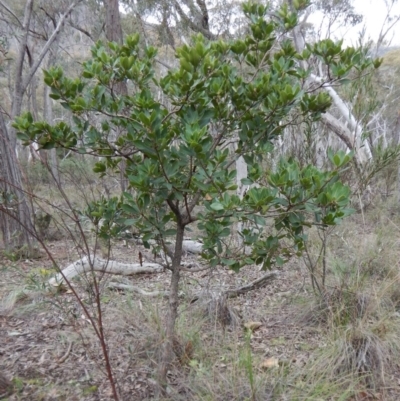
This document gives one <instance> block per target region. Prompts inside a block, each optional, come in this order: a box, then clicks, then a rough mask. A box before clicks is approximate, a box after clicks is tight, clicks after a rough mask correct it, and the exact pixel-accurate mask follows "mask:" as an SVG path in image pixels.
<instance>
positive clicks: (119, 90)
mask: <svg viewBox="0 0 400 401" xmlns="http://www.w3.org/2000/svg"><path fill="white" fill-rule="evenodd" d="M104 6H105V9H106V24H105V31H106V38H107V40H108V41H109V42H116V43H118V44H122V42H123V36H122V26H121V16H120V13H119V2H118V0H107V1H105V2H104ZM112 90H113V92H114V94H115V95H117V96H119V95H123V96H126V95H128V86H127V84H126V81H121V82H115V83H114V85H113V88H112ZM115 134H116V137H118V136H119V132H116V133H115ZM125 170H126V165H125V161H124V160H122V161H121V164H120V185H121V191H122V192H124V191H125V190H126V187H127V184H128V182H127V179H126V177H125Z"/></svg>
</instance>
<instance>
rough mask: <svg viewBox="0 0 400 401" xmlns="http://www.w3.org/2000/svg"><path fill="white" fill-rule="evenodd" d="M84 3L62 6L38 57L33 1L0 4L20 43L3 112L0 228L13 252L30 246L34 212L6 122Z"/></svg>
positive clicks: (0, 126)
mask: <svg viewBox="0 0 400 401" xmlns="http://www.w3.org/2000/svg"><path fill="white" fill-rule="evenodd" d="M81 1H82V0H75V1H71V2H69V3H68V4H66V5H65V4H64V5H62V4H61V5H60V6H61V9H62V12H61V13H60V14H59V15H58V18H57V22H56V24H55V26H54V27H53V28H52V29H50V30H49V31H48V32H47V36H44V37H41V39H42V43H43V45H42V46H41V48H40V50H39V51H38V53H37V54H33V52H32V51H31V50H32V46H31V45H32V41H36V40H37V36H36V34H37V33H36V32H35V31H34V30H32V23H33V14H34V5H35V4H34V3H35V2H34V0H27V1H26V3H25V7H22V9H21V8H19V6H20V3H16V4H14V6H15V10H14V9H13V7H12V6H11V5H8V4H6V3H4V2H2V1H1V2H0V11H1V12H2V13H3V15H4V17H5V18H6V21H9V24H10V25H13V27H14V28H13V29H14V30H15V32H16V41H17V45H16V47H17V50H16V57H15V65H14V66H13V68H14V71H13V74H12V75H13V80H12V82H13V85H12V89H11V96H10V97H11V104H10V105H9V108H8V110H7V106H6V105H3V109H2V111H1V113H0V156H1V157H0V174H1V176H0V193H1V195H0V227H1V232H2V236H3V241H4V243H5V246H6V247H7V248H10V249H12V248H17V247H22V246H23V245H29V246H30V235H31V234H32V231H33V230H34V229H33V224H32V211H31V209H30V206H29V203H28V201H27V197H26V194H25V192H24V189H23V188H24V185H23V180H22V175H21V170H20V166H19V162H18V160H17V156H16V146H17V139H16V136H15V131H14V129H13V128H12V127H9V126H8V125H7V120H8V119H10V120H13V119H14V118H15V117H16V116H18V115H19V114H20V113H21V111H22V108H23V100H24V96H25V95H26V93H27V90H28V87H29V86H30V85H31V84H32V81H33V80H34V78H35V74H36V73H37V71H38V69H39V67H40V66H41V64H42V62H43V59H44V58H45V56H46V54H47V53H48V51H49V50H50V48H51V46H52V45H53V43H54V41H55V40H56V38H57V36H58V35H59V33H60V31H61V30H62V28H63V25H64V22H65V20H66V19H67V18H68V17H69V15H70V13H71V12H72V10H73V9H74V8H75V7H76V6H77V4H78V3H80V2H81Z"/></svg>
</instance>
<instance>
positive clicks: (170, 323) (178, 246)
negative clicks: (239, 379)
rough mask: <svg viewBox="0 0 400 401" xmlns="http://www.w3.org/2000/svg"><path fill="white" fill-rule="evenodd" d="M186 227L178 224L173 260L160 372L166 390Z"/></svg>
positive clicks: (171, 355) (159, 378) (161, 383)
mask: <svg viewBox="0 0 400 401" xmlns="http://www.w3.org/2000/svg"><path fill="white" fill-rule="evenodd" d="M184 233H185V227H184V225H182V224H180V223H179V222H178V227H177V233H176V242H175V252H174V257H173V259H172V276H171V284H170V295H169V311H168V318H167V322H166V330H165V340H164V344H163V347H162V348H163V350H162V360H161V363H160V366H159V371H158V380H159V385H160V386H161V387H162V388H165V386H166V384H167V372H168V366H169V364H170V362H171V360H172V357H173V341H174V337H175V323H176V319H177V317H178V305H179V297H178V293H179V280H180V273H181V272H180V266H181V260H182V251H183V247H182V244H183V239H184Z"/></svg>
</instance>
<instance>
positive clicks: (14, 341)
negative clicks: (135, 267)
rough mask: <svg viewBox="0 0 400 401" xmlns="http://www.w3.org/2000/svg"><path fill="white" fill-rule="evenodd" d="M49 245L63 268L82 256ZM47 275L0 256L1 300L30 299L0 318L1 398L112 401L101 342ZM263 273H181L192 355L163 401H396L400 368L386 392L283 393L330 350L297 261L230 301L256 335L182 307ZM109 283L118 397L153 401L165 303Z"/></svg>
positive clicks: (176, 370)
mask: <svg viewBox="0 0 400 401" xmlns="http://www.w3.org/2000/svg"><path fill="white" fill-rule="evenodd" d="M49 246H50V249H51V250H52V252H53V254H54V256H55V258H56V260H57V262H58V263H59V264H60V266H66V265H67V264H69V263H71V262H72V261H74V260H75V259H76V258H77V255H76V254H74V251H72V249H73V244H71V243H69V242H67V241H57V242H52V243H50V244H49ZM137 255H138V248H137V247H136V246H133V245H132V247H125V246H123V245H122V243H116V244H115V246H114V247H113V255H112V258H114V259H116V260H119V261H131V262H133V261H137V260H136V259H137ZM187 258H189V259H190V258H193V256H188V257H187ZM49 269H52V263H51V262H50V261H49V260H48V259H47V257H45V256H43V258H41V259H38V260H21V261H16V262H12V261H10V260H9V259H8V258H5V257H3V258H2V259H0V297H1V299H2V302H3V305H4V304H7V300H8V299H10V296H11V297H12V296H14V297H17V295H18V294H21V292H18V291H21V290H22V289H24V290H25V291H26V292H28V293H29V295H28V296H24V297H22V298H21V299H19V301H18V302H17V303H16V305H15V306H14V308H13V309H12V310H8V311H5V310H4V309H3V313H1V314H0V372H3V374H4V375H5V376H6V377H7V378H8V379H10V380H11V379H12V381H13V385H14V392H13V394H12V395H10V396H9V397H8V400H10V401H17V400H18V401H22V400H29V401H32V400H42V401H50V400H67V401H74V400H82V401H83V400H85V401H92V400H93V401H94V400H111V399H112V397H111V392H110V389H109V384H108V382H107V379H106V375H105V371H104V363H103V358H102V354H101V351H100V346H99V343H98V340H97V338H96V336H95V334H94V332H93V329H92V327H91V326H90V324H89V322H88V319H87V318H86V317H85V316H84V315H82V311H81V308H80V307H79V305H78V303H77V301H76V299H75V298H74V296H73V294H70V293H68V292H62V293H59V294H52V295H51V294H48V293H46V291H44V290H43V287H42V286H43V283H44V282H45V281H46V280H47V278H48V276H47V273H46V272H47V270H49ZM261 274H263V272H260V271H259V270H258V269H256V268H250V267H249V268H245V269H243V270H241V271H240V272H239V273H234V272H232V271H229V270H218V271H215V272H214V273H212V274H209V273H207V274H206V273H204V272H198V273H187V272H185V273H184V278H183V280H182V285H181V290H182V304H181V307H180V317H179V319H178V323H177V334H178V339H179V340H178V341H180V342H181V344H188V343H189V342H190V344H191V345H192V346H193V354H191V355H190V360H189V361H186V363H184V364H181V363H180V362H179V361H178V360H176V361H175V363H174V364H173V366H171V369H170V371H169V374H168V380H169V385H168V397H167V398H163V400H167V399H168V400H221V401H225V400H226V401H227V400H265V401H267V400H291V399H293V400H295V399H296V400H297V399H298V400H306V399H315V400H317V399H319V400H339V399H342V400H354V401H356V400H361V399H363V400H365V401H366V400H373V399H375V400H390V401H391V400H393V401H395V400H399V399H400V380H399V379H398V378H399V377H400V367H399V365H397V369H395V370H394V371H393V372H392V374H390V375H389V376H386V379H387V378H389V382H387V383H386V384H385V386H386V387H385V390H384V391H382V390H379V391H375V390H374V389H373V388H371V389H370V390H369V389H365V388H364V387H363V388H361V387H360V391H358V390H357V391H354V392H353V393H352V394H350V395H349V396H347V397H346V396H343V397H342V395H341V394H337V397H335V396H334V395H333V396H329V397H328V396H324V395H323V394H325V393H324V392H323V391H322V392H321V398H318V397H313V398H312V397H311V396H307V394H309V393H308V392H307V391H306V390H304V393H303V395H302V393H301V391H300V390H299V392H298V393H297V394H299V395H298V396H296V397H295V396H289V398H287V397H288V396H285V391H284V390H282V389H280V387H284V386H286V385H287V383H284V380H283V377H287V376H288V374H289V373H288V372H289V371H290V372H293V371H296V372H297V373H296V374H298V373H299V372H300V373H301V372H302V371H303V370H304V369H308V366H309V363H310V358H314V356H315V355H316V353H318V352H319V351H320V350H323V349H324V347H327V342H328V340H327V336H326V332H325V330H324V328H323V327H321V325H320V324H318V323H316V322H313V319H312V312H311V310H312V309H311V307H310V302H311V301H310V300H311V299H312V294H311V293H310V288H309V279H308V275H307V271H306V270H305V269H304V267H303V266H302V264H301V262H300V261H293V262H291V263H290V264H289V265H288V266H285V268H284V269H283V270H282V272H281V274H280V276H279V277H278V278H277V279H276V280H274V281H273V282H272V283H271V284H269V285H267V286H266V287H265V288H263V289H260V290H257V291H253V292H249V293H247V294H245V295H243V296H240V297H238V298H236V299H232V300H230V301H229V303H230V306H231V307H233V308H236V310H237V312H238V313H239V314H240V315H241V317H242V322H243V323H246V322H260V323H261V326H260V327H259V328H258V329H257V330H254V332H253V333H252V334H251V335H250V334H246V331H245V330H244V328H243V326H240V327H236V328H227V329H226V330H225V329H224V328H223V327H222V326H221V325H220V324H219V323H218V322H216V321H213V320H212V319H209V318H206V317H205V316H204V305H202V303H201V302H200V301H199V302H196V303H193V304H191V303H190V302H189V301H187V300H189V299H190V297H188V295H190V294H191V293H195V292H198V291H199V290H201V289H203V290H204V289H218V288H224V289H228V288H236V287H239V286H242V285H244V284H246V283H249V282H251V281H253V280H254V279H256V278H258V277H260V275H261ZM169 279H170V273H169V272H165V273H160V274H152V275H140V276H135V277H132V278H130V279H129V280H130V282H131V283H132V284H134V285H136V286H139V287H141V288H143V289H146V290H168V285H169ZM107 280H108V278H107V277H104V280H103V281H102V282H103V285H104V288H103V290H102V304H103V314H104V322H105V324H104V325H105V327H106V333H107V341H108V347H109V352H110V357H111V361H112V365H113V367H114V373H115V376H116V379H117V380H118V388H119V391H120V394H121V400H123V401H130V400H132V401H136V400H137V401H139V400H150V399H156V398H155V384H156V382H155V369H156V366H157V360H158V357H159V355H158V354H159V350H160V344H161V343H162V336H163V324H164V318H165V311H166V306H167V301H166V300H165V299H163V298H146V297H142V296H139V295H137V294H132V293H129V292H126V293H124V292H118V291H113V290H109V289H107V288H106V282H107ZM76 288H77V289H78V291H79V294H80V295H81V296H82V298H83V301H84V302H85V303H86V304H87V305H88V307H89V308H90V309H91V310H92V311H93V313H95V304H94V300H93V298H92V297H91V289H90V282H88V281H85V280H80V281H79V280H77V281H76ZM10 294H11V295H10ZM268 366H269V367H268ZM306 375H307V372H304V377H305V376H306ZM296 377H297V376H296ZM298 377H302V376H298ZM298 377H297V379H293V381H292V384H291V385H293V386H299V388H301V385H302V384H301V380H303V379H301V380H300V379H299V378H298ZM305 381H306V379H305V378H304V382H305ZM0 393H1V391H0ZM288 394H289V393H288ZM354 394H356V395H354ZM290 397H292V398H290ZM324 397H326V398H324Z"/></svg>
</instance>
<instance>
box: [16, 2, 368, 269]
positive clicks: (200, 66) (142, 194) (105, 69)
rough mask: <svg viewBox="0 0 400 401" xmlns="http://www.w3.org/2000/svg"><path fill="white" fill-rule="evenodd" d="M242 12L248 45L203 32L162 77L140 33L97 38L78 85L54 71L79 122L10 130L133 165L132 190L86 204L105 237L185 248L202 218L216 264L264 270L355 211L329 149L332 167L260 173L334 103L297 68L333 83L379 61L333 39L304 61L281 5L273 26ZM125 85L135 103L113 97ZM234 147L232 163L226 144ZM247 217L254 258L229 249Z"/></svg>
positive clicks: (57, 95) (28, 123)
mask: <svg viewBox="0 0 400 401" xmlns="http://www.w3.org/2000/svg"><path fill="white" fill-rule="evenodd" d="M297 3H298V4H297ZM297 3H296V4H297V5H296V7H297V8H299V9H301V8H302V7H303V5H304V4H303V3H304V2H297ZM243 9H244V12H245V14H246V16H247V17H248V19H249V21H250V23H251V25H250V33H249V34H248V35H247V36H246V37H245V38H243V39H239V40H235V41H233V42H225V41H222V40H220V41H215V42H208V41H206V40H205V39H204V37H202V36H201V35H198V36H196V37H194V39H193V44H192V45H190V46H189V45H184V46H182V47H181V48H179V49H178V50H177V52H176V57H177V58H178V60H179V67H178V68H177V69H175V70H171V71H168V73H167V74H166V75H165V76H164V77H162V78H160V79H158V78H157V77H156V74H155V69H154V62H155V57H156V53H157V51H156V49H155V48H153V47H146V48H144V49H141V48H140V46H139V36H138V35H133V36H130V37H128V38H127V39H126V42H125V43H124V44H123V45H118V44H116V43H109V44H106V45H105V44H103V43H101V42H99V43H97V44H96V46H94V48H93V49H92V59H91V60H89V61H88V62H86V63H84V65H83V70H82V72H81V74H80V76H79V77H78V78H76V79H70V78H68V77H66V76H65V75H64V72H63V70H62V69H61V68H59V67H56V68H52V69H50V70H49V71H46V72H45V78H44V79H45V83H46V84H47V85H49V86H50V87H51V91H52V94H51V97H52V98H53V99H57V100H60V102H61V105H62V106H63V107H64V108H66V109H67V110H69V111H70V112H71V113H72V115H73V125H68V124H67V123H66V122H63V121H61V122H58V123H56V124H54V125H50V124H48V123H46V122H34V121H33V118H32V115H31V114H30V113H26V114H25V115H23V116H21V117H19V118H18V119H17V120H16V122H15V124H14V126H15V128H16V129H17V131H18V137H19V139H21V140H22V141H23V143H24V144H26V145H27V144H29V143H31V142H37V143H38V144H39V146H40V147H41V148H43V149H51V148H53V147H60V148H64V149H71V150H73V151H75V152H77V153H81V154H91V155H95V156H97V157H101V160H100V161H98V162H97V163H96V164H95V167H94V171H95V172H96V173H98V174H99V175H100V176H103V175H105V174H106V172H107V171H108V170H111V171H114V172H117V171H119V168H120V166H121V161H122V160H124V161H125V164H126V168H125V174H126V177H127V179H128V181H129V189H128V191H127V192H125V193H123V194H122V195H121V196H120V197H119V198H118V199H116V198H114V199H111V200H109V201H108V200H104V199H103V200H100V201H98V202H96V203H94V204H93V205H90V211H89V213H88V214H89V215H90V216H92V218H93V219H97V220H100V219H102V220H103V221H104V223H103V225H102V229H101V234H102V235H103V236H104V237H106V238H108V237H110V236H113V235H116V234H117V233H118V232H119V231H120V230H122V229H125V228H127V227H134V229H135V232H138V233H140V235H141V236H142V237H143V240H144V243H145V244H147V245H150V244H153V243H154V242H153V241H150V240H156V242H157V243H158V244H160V243H161V244H162V246H164V245H165V243H166V242H168V239H169V238H170V237H173V236H176V241H177V243H179V241H180V240H182V238H183V237H182V233H183V231H184V230H185V229H186V228H187V226H188V225H190V224H192V223H195V222H197V223H198V227H199V228H200V229H202V230H203V231H204V234H205V236H204V246H203V255H202V256H203V257H204V258H205V259H206V260H207V261H208V262H209V263H210V264H211V266H216V265H218V264H222V265H225V266H229V267H231V268H232V269H239V268H240V267H242V266H243V265H246V264H251V263H263V265H264V267H265V268H269V267H270V266H271V265H273V264H278V265H281V264H283V263H284V262H285V261H286V260H287V259H288V258H289V257H290V256H292V255H293V254H300V253H301V252H302V251H303V249H304V241H305V240H306V235H305V231H304V229H305V228H307V227H310V226H311V225H312V224H318V225H321V226H329V225H334V224H336V223H337V222H338V221H339V220H340V219H341V218H343V217H345V216H346V215H348V214H349V213H350V211H349V210H347V209H346V205H347V202H348V198H349V189H348V188H347V187H346V186H344V185H342V184H341V183H340V182H339V181H338V174H339V172H340V171H341V170H342V169H343V168H344V167H345V166H346V163H348V161H349V159H350V157H349V156H346V155H344V154H342V153H338V154H336V155H334V154H330V155H329V157H330V159H331V161H332V165H333V168H332V170H331V171H320V170H318V169H317V168H316V167H314V166H307V167H305V168H300V166H299V165H298V163H297V162H296V161H295V160H288V161H285V160H282V161H281V162H280V163H279V165H278V166H277V168H276V171H263V169H262V167H261V166H262V165H263V163H264V161H265V160H266V158H267V156H268V154H269V153H270V152H272V150H273V143H274V139H275V138H276V137H277V136H279V135H281V134H282V132H283V131H284V129H285V127H286V126H288V125H292V124H293V123H295V124H301V123H312V122H314V121H318V119H319V118H320V116H321V113H324V112H325V111H326V110H327V109H328V108H329V106H330V103H331V102H330V98H329V96H328V94H326V93H325V92H323V91H318V90H317V91H316V90H315V88H309V87H307V85H306V82H307V77H308V76H309V74H310V71H309V70H308V69H307V70H306V69H304V68H302V67H301V63H300V62H301V61H303V60H305V61H307V62H308V63H311V62H312V61H313V59H315V58H318V59H320V60H323V62H324V63H325V64H326V65H327V68H328V71H329V75H328V76H329V79H327V81H326V82H325V83H332V82H336V83H337V84H339V83H340V82H343V79H344V78H346V76H347V75H348V74H349V73H350V72H351V71H353V70H357V72H360V71H364V70H366V69H368V68H372V61H371V60H369V59H368V58H367V57H365V54H364V53H363V52H362V51H359V50H357V49H352V48H347V49H342V44H341V43H337V44H335V43H334V42H332V41H331V40H324V41H322V42H319V43H316V44H314V45H312V46H308V47H307V49H306V50H305V51H304V52H303V53H302V54H299V53H297V52H296V50H295V47H294V45H293V43H292V42H291V41H289V40H283V41H279V40H278V36H279V35H281V34H282V33H283V32H286V31H290V30H291V29H293V28H294V27H295V26H296V24H297V15H296V13H295V12H293V11H291V10H289V8H288V7H287V5H286V4H285V5H284V6H283V7H282V8H281V9H280V10H279V11H278V12H277V14H276V15H275V16H274V18H270V16H269V15H268V8H267V7H265V6H262V5H259V4H251V3H248V4H245V5H244V6H243ZM122 81H127V82H128V83H129V87H130V94H129V95H120V94H118V95H117V94H116V93H115V92H114V88H115V85H116V84H118V83H119V82H122ZM323 84H324V83H321V87H322V86H323ZM160 93H162V94H163V96H162V98H163V99H166V101H165V103H164V102H163V101H160V100H158V99H160V96H159V94H160ZM116 132H120V134H119V135H116ZM236 138H238V146H237V150H236V152H235V153H234V154H230V153H229V151H228V148H227V146H226V144H228V143H230V142H231V141H234V140H235V139H236ZM240 156H243V157H244V158H245V160H246V163H247V165H248V171H249V175H248V178H247V179H246V180H244V181H243V184H245V185H249V184H255V185H254V187H252V188H251V189H250V190H249V191H248V192H247V194H246V196H244V198H243V199H240V198H239V197H238V196H237V195H236V194H235V193H234V190H235V189H236V186H237V184H236V172H235V170H234V168H233V166H234V164H235V161H236V160H237V158H238V157H240ZM265 183H267V184H265ZM197 206H201V209H200V210H201V212H198V210H199V209H198V208H197V209H196V210H195V207H197ZM238 222H240V223H245V228H244V229H243V231H242V233H241V235H242V237H243V242H244V244H245V245H248V246H250V247H251V249H252V250H251V253H250V254H248V255H247V256H246V257H243V252H240V254H238V253H235V252H234V251H233V250H231V249H230V247H229V246H228V242H227V238H228V237H229V236H230V235H231V234H232V228H233V227H234V224H235V223H238ZM178 259H179V257H178Z"/></svg>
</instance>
